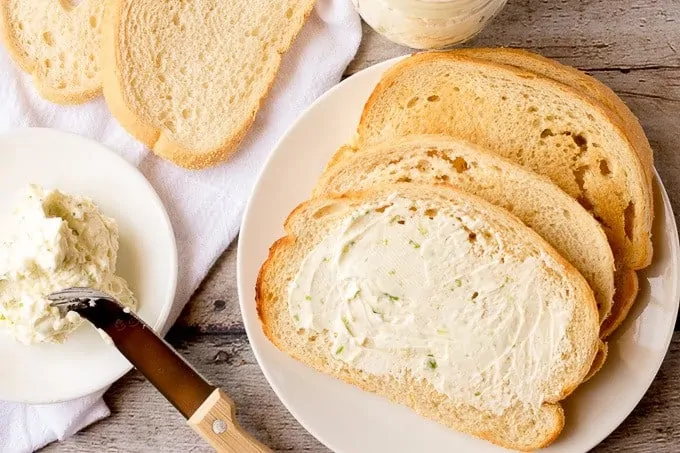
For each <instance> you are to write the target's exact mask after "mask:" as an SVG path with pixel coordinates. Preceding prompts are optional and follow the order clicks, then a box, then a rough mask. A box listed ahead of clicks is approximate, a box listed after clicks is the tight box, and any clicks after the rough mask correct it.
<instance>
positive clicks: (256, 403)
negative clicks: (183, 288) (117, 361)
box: [43, 0, 680, 453]
mask: <svg viewBox="0 0 680 453" xmlns="http://www.w3.org/2000/svg"><path fill="white" fill-rule="evenodd" d="M467 45H468V46H499V45H506V46H513V47H524V48H527V49H533V50H535V51H538V52H540V53H542V54H543V55H545V56H548V57H552V58H556V59H558V60H560V61H562V62H564V63H567V64H570V65H573V66H576V67H578V68H580V69H582V70H585V71H587V72H588V73H590V74H592V75H593V76H595V77H597V78H598V79H600V80H602V81H603V82H605V83H606V84H608V85H609V86H610V87H612V88H613V89H614V90H615V91H616V92H617V93H618V94H619V95H621V97H622V98H623V99H624V101H625V102H626V103H627V104H628V105H629V106H630V107H631V109H632V110H633V111H634V112H635V113H636V114H637V115H638V117H639V118H640V120H641V122H642V125H643V126H644V128H645V131H646V132H647V135H648V137H649V140H650V142H651V144H652V148H654V151H655V159H656V167H657V169H658V171H659V174H660V175H661V178H662V180H663V182H664V184H665V185H666V188H667V190H668V191H669V193H670V196H671V201H672V202H673V209H674V210H675V212H680V55H679V54H678V51H679V50H680V1H678V0H616V1H601V0H509V1H508V4H507V6H506V8H505V9H504V10H503V11H502V12H501V14H500V15H499V17H498V18H496V19H495V20H494V21H493V22H492V23H491V24H490V25H489V26H488V28H487V29H486V30H484V31H483V32H482V33H481V34H480V35H478V36H477V37H476V38H475V39H474V40H473V41H472V42H470V43H468V44H467ZM407 52H408V49H405V48H403V47H399V46H397V45H394V44H391V43H389V42H388V41H386V40H385V39H383V38H382V37H380V36H379V35H377V34H376V33H374V32H373V31H372V30H370V29H369V28H368V27H366V26H364V36H363V42H362V45H361V48H360V49H359V52H358V54H357V56H356V59H355V60H354V61H353V62H352V64H351V65H350V66H349V68H348V69H347V72H346V75H347V76H349V75H351V74H353V73H355V72H357V71H360V70H361V69H363V68H366V67H368V66H371V65H373V64H375V63H378V62H380V61H383V60H385V59H387V58H390V57H394V56H397V55H402V54H405V53H407ZM235 268H236V247H235V245H232V247H230V248H229V250H227V251H226V252H225V253H224V255H223V256H222V257H221V259H220V260H219V261H218V262H217V264H216V265H215V267H214V269H212V271H211V272H210V274H209V275H208V277H207V278H206V280H205V281H204V282H203V284H202V285H201V287H200V288H199V290H198V291H197V292H196V293H195V294H194V296H193V297H192V299H191V302H190V303H189V305H188V306H187V309H186V310H185V311H184V314H183V315H182V317H181V319H180V321H179V322H178V324H177V325H176V326H175V327H174V328H173V330H172V331H171V333H170V335H169V339H170V342H171V343H172V344H173V345H175V346H176V347H177V348H178V349H179V351H180V352H181V353H182V354H184V356H186V358H187V359H188V360H189V361H190V362H191V363H193V364H194V365H195V366H196V368H198V369H199V370H200V371H201V372H202V373H204V374H205V375H206V376H207V378H208V379H210V380H211V381H212V382H213V383H215V384H216V385H219V386H220V387H222V388H223V389H225V390H226V391H227V392H228V393H229V394H230V395H232V397H233V399H234V400H235V402H236V405H237V407H238V408H239V415H238V417H239V419H240V421H241V423H242V424H243V426H244V427H246V428H247V429H248V430H249V431H250V432H252V433H253V434H254V435H255V436H256V437H257V438H259V439H260V440H262V441H263V442H265V443H266V444H268V445H269V446H271V447H272V448H273V449H274V450H275V451H285V452H326V451H328V450H327V449H326V448H325V447H324V446H323V445H321V444H320V443H319V442H318V441H317V440H315V439H314V438H313V437H312V436H311V435H310V434H308V433H307V432H306V431H305V430H304V429H303V428H302V426H300V424H299V423H298V422H297V421H296V420H295V419H294V418H293V417H292V416H291V415H290V414H289V413H288V412H287V411H286V409H285V408H284V407H283V405H282V404H281V403H280V402H279V400H278V398H277V397H276V395H275V394H274V392H273V391H272V390H271V389H270V387H269V385H268V384H267V381H266V380H265V378H264V376H263V375H262V373H261V371H260V369H259V367H258V365H257V363H256V361H255V359H254V357H253V354H252V352H251V350H250V346H249V345H248V339H247V338H246V335H245V331H244V328H243V324H242V322H241V316H240V313H239V308H238V296H237V294H236V270H235ZM678 380H680V333H677V332H676V334H675V336H674V338H673V343H672V345H671V348H670V351H669V353H668V356H667V357H666V360H665V362H664V364H663V366H662V367H661V371H660V372H659V375H658V376H657V378H656V380H655V381H654V383H653V384H652V387H651V389H650V390H649V392H647V395H646V396H645V397H644V399H643V400H642V402H641V403H640V405H639V406H638V407H637V408H636V409H635V411H633V413H632V414H631V415H630V416H629V417H628V419H627V420H626V421H625V422H624V423H623V424H622V425H621V426H620V427H619V428H618V429H617V430H616V431H615V432H614V433H613V434H612V435H611V436H610V437H609V438H608V439H606V440H605V441H604V442H603V443H602V444H601V445H600V446H598V447H597V448H596V449H595V450H593V451H596V452H680V428H679V426H680V391H678V390H679V389H680V383H679V382H678ZM105 398H106V401H107V403H108V404H109V406H110V407H111V410H112V412H113V414H112V416H111V417H110V418H108V419H107V420H105V421H102V422H100V423H97V424H96V425H94V426H92V427H90V428H87V429H85V430H84V431H82V432H81V433H79V434H77V435H75V436H73V437H72V438H71V439H69V440H67V441H64V442H61V443H58V444H52V445H51V446H48V447H47V448H45V449H44V450H43V451H45V452H81V453H82V452H126V453H127V452H129V453H137V452H159V453H174V452H209V451H211V450H210V449H209V448H208V447H207V446H206V445H205V444H204V443H203V442H202V441H201V440H200V439H199V438H198V436H197V435H196V434H194V433H193V431H192V430H191V429H190V428H188V427H187V426H186V424H185V422H184V421H183V419H182V418H181V417H180V415H179V414H178V413H176V412H175V410H174V409H173V408H172V407H171V406H170V404H169V403H168V402H166V401H165V400H164V399H163V398H162V397H161V396H160V395H159V394H158V393H156V391H155V390H154V389H153V388H152V387H151V386H150V385H149V384H148V383H147V382H145V381H144V379H143V378H142V376H141V375H140V374H139V373H137V372H135V371H133V372H131V373H129V374H128V375H127V376H125V377H124V378H123V379H121V380H120V381H119V382H118V383H116V384H115V385H114V386H113V387H112V388H111V390H110V391H109V392H108V393H107V394H106V397H105Z"/></svg>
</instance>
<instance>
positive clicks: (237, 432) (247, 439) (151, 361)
mask: <svg viewBox="0 0 680 453" xmlns="http://www.w3.org/2000/svg"><path fill="white" fill-rule="evenodd" d="M48 299H49V300H50V301H52V306H55V307H57V308H58V309H59V310H60V311H61V313H62V315H65V314H66V312H68V311H75V312H77V313H79V314H80V315H81V316H82V317H83V318H85V319H87V320H88V321H90V322H91V323H92V324H94V326H95V327H96V328H97V329H99V330H100V331H101V332H104V334H105V335H102V336H103V337H104V338H105V339H107V340H108V338H110V339H111V342H112V343H113V345H115V346H116V347H117V348H118V350H119V351H120V352H121V353H122V354H123V355H124V356H125V358H127V359H128V360H129V361H130V363H132V365H134V367H135V368H137V369H138V370H139V372H140V373H142V374H143V375H144V376H145V377H146V379H147V380H148V381H149V382H150V383H151V384H153V386H154V387H156V388H157V389H158V390H159V391H160V392H161V394H162V395H163V396H164V397H165V398H167V400H168V401H170V403H172V405H173V406H175V408H176V409H177V410H178V411H179V412H180V413H181V414H182V415H183V416H184V417H185V418H186V419H187V421H188V424H189V426H191V427H192V428H193V429H194V430H195V431H196V432H197V433H198V434H200V435H201V437H203V439H204V440H205V441H207V442H208V443H209V444H210V445H211V446H212V447H213V448H214V449H215V450H216V451H218V452H220V453H265V452H270V451H271V450H269V449H268V448H267V447H265V446H264V445H263V444H261V443H260V442H258V441H257V440H256V439H254V438H253V437H252V436H251V435H250V434H248V433H247V432H246V431H245V430H244V429H243V428H242V427H241V426H240V425H239V424H238V422H237V420H236V415H235V413H236V408H235V406H234V402H233V401H232V400H231V398H229V396H227V395H226V394H225V393H224V392H223V391H222V390H220V389H219V388H216V387H214V386H213V385H211V384H209V383H208V381H206V380H205V379H204V378H203V377H202V376H201V375H200V374H199V373H198V372H197V371H196V370H195V369H194V368H193V367H192V366H191V365H190V364H189V363H188V362H187V361H186V360H184V359H183V358H182V356H180V355H179V354H178V353H177V352H176V351H175V350H174V348H173V347H172V346H170V345H169V344H168V343H167V342H166V341H165V340H163V339H162V338H161V337H159V336H158V335H157V334H156V333H155V332H154V331H153V329H151V328H150V327H149V326H148V325H147V324H146V323H145V322H144V321H142V320H141V319H140V318H139V317H138V316H137V315H135V314H134V313H132V312H131V311H130V310H129V309H126V308H124V307H123V306H122V305H121V304H120V303H119V302H118V301H117V300H116V299H114V298H113V297H111V296H110V295H108V294H106V293H103V292H100V291H96V290H93V289H91V288H69V289H66V290H63V291H59V292H56V293H53V294H50V295H49V296H48ZM107 336H108V338H107Z"/></svg>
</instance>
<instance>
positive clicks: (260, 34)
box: [102, 0, 314, 169]
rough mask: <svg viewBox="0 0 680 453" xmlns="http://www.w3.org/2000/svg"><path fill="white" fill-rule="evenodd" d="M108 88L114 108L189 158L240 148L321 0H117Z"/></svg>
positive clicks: (154, 145) (108, 32)
mask: <svg viewBox="0 0 680 453" xmlns="http://www.w3.org/2000/svg"><path fill="white" fill-rule="evenodd" d="M107 1H108V7H107V14H106V17H105V27H104V35H103V49H102V66H103V69H102V76H103V83H104V96H105V97H106V102H107V104H108V105H109V108H110V109H111V111H112V113H113V115H114V116H115V117H116V118H117V119H118V121H119V122H120V123H121V124H122V125H123V126H124V127H125V128H126V129H127V130H128V132H130V133H131V134H132V135H133V136H135V137H136V138H137V139H139V140H140V141H142V142H144V143H145V144H147V145H148V146H149V147H150V148H151V149H152V150H153V151H154V152H155V153H156V154H158V155H159V156H161V157H164V158H166V159H169V160H170V161H172V162H174V163H175V164H177V165H180V166H182V167H186V168H191V169H199V168H204V167H209V166H213V165H216V164H218V163H220V162H222V161H224V160H225V159H227V158H228V157H229V156H231V155H232V154H233V153H234V152H235V151H236V149H237V146H238V145H239V143H240V142H241V140H242V139H243V137H244V136H245V133H246V131H247V130H248V128H249V127H250V125H251V124H252V122H253V121H254V119H255V115H256V113H257V111H258V109H259V108H260V104H261V103H262V101H263V99H264V98H265V96H266V95H267V93H268V92H269V89H270V87H271V86H272V84H273V82H274V78H275V77H276V74H277V71H278V69H279V64H280V63H281V57H282V54H283V53H284V52H286V50H287V49H288V48H289V47H290V45H291V43H292V41H293V39H294V38H295V36H296V35H297V33H298V31H299V30H300V28H301V27H302V25H303V23H304V21H305V18H306V17H307V15H308V14H309V13H310V11H311V9H312V7H313V5H314V0H304V1H294V0H277V1H274V2H272V1H269V0H235V1H226V0H205V1H200V2H182V1H179V0H170V1H164V2H157V1H154V0H136V1H133V0H107Z"/></svg>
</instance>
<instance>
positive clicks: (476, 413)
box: [256, 184, 600, 451]
mask: <svg viewBox="0 0 680 453" xmlns="http://www.w3.org/2000/svg"><path fill="white" fill-rule="evenodd" d="M401 228H403V230H402V229H401ZM285 229H286V232H287V236H285V237H284V238H282V239H280V240H279V241H277V242H276V243H275V244H274V245H273V246H272V247H271V249H270V254H269V258H268V259H267V261H266V262H265V263H264V264H263V266H262V268H261V270H260V274H259V276H258V280H257V285H256V299H257V310H258V314H259V316H260V319H261V321H262V325H263V329H264V332H265V334H266V335H267V337H268V338H269V339H270V340H271V341H272V342H273V343H274V344H275V345H276V346H277V347H278V348H279V349H281V350H282V351H284V352H286V353H288V354H289V355H291V356H292V357H294V358H296V359H298V360H300V361H302V362H303V363H305V364H307V365H308V366H310V367H312V368H314V369H316V370H318V371H321V372H323V373H327V374H330V375H332V376H334V377H336V378H338V379H342V380H344V381H346V382H349V383H352V384H354V385H357V386H359V387H360V388H362V389H364V390H367V391H370V392H374V393H377V394H379V395H381V396H384V397H387V398H389V399H390V400H392V401H394V402H396V403H399V404H403V405H406V406H408V407H410V408H411V409H413V410H414V411H416V412H418V413H419V414H421V415H423V416H425V417H427V418H430V419H432V420H435V421H437V422H439V423H442V424H444V425H446V426H448V427H451V428H453V429H455V430H459V431H462V432H465V433H469V434H471V435H474V436H477V437H480V438H483V439H487V440H489V441H491V442H493V443H496V444H498V445H502V446H504V447H506V448H512V449H517V450H527V451H528V450H533V449H537V448H541V447H544V446H546V445H548V444H550V443H551V442H552V441H553V440H555V439H556V438H557V436H558V435H559V433H560V432H561V430H562V427H563V426H564V413H563V411H562V408H561V406H560V404H559V401H560V400H562V399H563V398H565V397H566V396H567V395H569V394H570V393H571V392H572V391H573V390H574V389H575V388H576V387H577V386H578V384H579V383H580V382H581V381H582V380H583V379H584V378H585V377H586V375H587V374H588V371H589V370H590V368H591V365H592V364H593V360H594V357H595V355H596V352H597V350H598V348H599V345H600V341H599V338H598V331H599V321H598V319H599V317H598V313H597V308H596V304H595V299H594V297H593V294H592V291H591V290H590V288H589V286H588V284H587V282H586V281H585V280H584V278H583V277H582V276H581V274H580V273H579V272H578V271H577V270H576V269H574V268H573V267H572V266H571V265H570V264H569V263H567V262H566V261H565V260H564V259H563V258H562V257H561V256H560V255H559V254H558V253H557V252H555V250H554V249H553V248H552V247H551V246H550V245H548V244H547V243H546V242H545V241H544V240H543V239H542V238H541V237H540V236H538V234H536V233H535V232H534V231H533V230H531V229H530V228H528V227H526V226H525V225H524V224H522V223H521V222H520V221H519V220H517V219H516V218H515V217H514V216H512V215H510V214H509V213H508V212H507V211H505V210H503V209H501V208H498V207H496V206H493V205H491V204H490V203H487V202H486V201H484V200H483V199H481V198H479V197H475V196H473V195H470V194H467V193H464V192H460V191H457V190H454V189H452V188H450V187H442V186H440V187H437V186H432V185H417V184H397V185H385V186H381V187H379V188H376V189H373V190H367V191H363V192H357V193H352V194H346V195H344V196H339V197H332V196H330V197H317V198H314V199H312V200H310V201H308V202H306V203H303V204H302V205H300V206H298V207H297V208H296V209H295V210H294V211H293V212H292V213H291V215H290V216H289V218H288V220H287V221H286V225H285ZM388 238H389V241H387V239H388ZM381 247H382V248H381ZM377 248H381V250H382V251H381V252H379V253H378V250H377ZM442 250H443V251H442ZM388 264H389V265H388ZM421 266H424V267H422V268H421ZM525 266H528V267H527V268H525ZM517 271H520V272H517ZM413 272H415V273H413ZM439 274H441V275H439ZM449 274H450V275H449ZM438 277H440V278H438ZM413 278H416V279H418V284H417V285H414V284H411V285H408V284H407V283H408V281H410V280H409V279H413ZM513 279H518V280H516V281H515V280H513ZM519 280H521V282H520V281H519ZM470 282H474V284H470ZM506 285H507V286H506ZM322 286H323V288H322ZM519 287H522V288H525V290H524V291H525V292H522V291H518V289H519ZM346 289H347V290H348V291H345V290H346ZM349 289H351V291H349ZM506 293H507V294H506ZM414 295H416V296H419V297H416V296H414ZM369 305H370V307H369ZM369 308H370V309H369ZM436 313H439V314H436ZM402 315H403V316H402ZM527 320H528V321H527ZM364 321H365V322H364ZM449 322H450V323H452V324H456V326H457V328H452V329H449V328H446V329H445V328H444V327H447V326H448V324H446V323H449ZM460 323H462V324H460ZM458 324H460V325H458ZM376 326H378V327H380V329H382V328H384V330H379V332H380V333H379V334H376V330H375V329H376ZM435 327H437V329H436V333H435ZM405 333H406V334H405ZM449 343H450V344H451V345H453V344H455V347H451V348H448V347H447V346H446V345H447V344H449ZM446 351H448V352H446ZM376 354H378V355H379V356H380V357H378V359H379V360H374V359H376V357H377V356H376V357H374V356H375V355H376ZM421 355H422V358H423V359H424V360H423V361H422V363H420V358H421V357H420V356H421ZM416 359H417V360H416ZM529 389H532V390H529Z"/></svg>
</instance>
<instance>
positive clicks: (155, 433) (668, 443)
mask: <svg viewBox="0 0 680 453" xmlns="http://www.w3.org/2000/svg"><path fill="white" fill-rule="evenodd" d="M170 341H171V342H172V343H173V344H174V345H175V346H177V347H178V349H179V350H180V352H181V353H182V354H183V355H184V356H185V357H186V358H187V359H188V360H189V361H190V362H191V363H193V364H194V365H195V366H196V368H197V369H198V370H199V371H200V372H201V373H203V374H205V375H206V377H207V378H208V379H210V380H211V381H212V382H213V383H215V384H217V385H219V386H220V387H222V388H223V389H224V390H225V391H226V392H227V393H229V395H230V396H231V397H232V399H233V400H234V403H235V404H236V407H237V409H238V412H237V417H238V420H239V422H240V423H241V425H242V426H243V427H244V428H245V429H247V430H248V431H249V432H250V433H251V434H252V435H253V436H255V437H256V438H257V439H259V440H260V441H262V442H263V443H265V444H266V445H268V446H269V447H270V448H272V449H273V450H274V451H277V452H300V453H302V452H315V453H316V452H319V453H321V452H326V451H328V450H327V449H326V448H325V447H323V446H322V445H321V444H320V443H319V442H318V441H316V440H315V439H314V438H313V437H312V436H311V435H310V434H308V433H307V432H306V431H305V430H304V428H302V427H301V426H300V425H299V424H298V423H297V422H296V421H295V419H294V418H293V417H292V415H290V414H289V413H288V411H287V410H286V409H285V408H284V407H283V405H282V404H281V403H280V402H279V400H278V398H277V397H276V395H275V394H274V392H273V391H272V390H271V388H270V387H269V385H268V384H267V381H266V380H265V378H264V376H263V375H262V372H261V371H260V369H259V367H258V366H257V363H256V362H255V358H254V357H253V354H252V351H251V349H250V347H249V345H248V342H247V340H246V339H245V338H244V337H243V336H242V335H229V334H223V335H205V334H198V333H187V331H185V330H183V329H175V330H174V331H173V332H172V333H171V335H170ZM679 370H680V333H676V334H675V337H674V339H673V343H672V345H671V350H670V352H669V354H668V357H667V358H666V361H665V362H664V364H663V365H662V367H661V371H660V372H659V375H658V376H657V379H656V380H655V381H654V383H653V384H652V387H651V388H650V390H649V391H648V392H647V395H646V396H645V397H644V399H643V400H642V402H641V403H640V404H639V405H638V407H637V408H636V409H635V410H634V411H633V413H632V414H631V415H630V416H629V417H628V419H627V420H626V421H625V422H624V423H623V424H622V425H621V426H620V427H619V428H618V429H617V430H616V431H615V432H614V433H613V434H612V435H611V436H610V437H609V438H608V439H607V440H605V441H604V442H603V443H602V444H601V445H600V446H599V447H597V448H596V449H595V450H593V451H594V452H597V453H610V452H611V453H614V452H625V453H651V452H654V453H662V452H669V453H670V452H676V451H678V450H679V446H680V427H679V425H678V423H677V420H680V392H678V384H677V382H678V378H680V371H679ZM106 401H107V402H108V404H109V405H110V407H111V410H112V411H113V415H112V416H111V417H110V418H109V419H107V420H106V421H104V422H101V423H98V424H96V425H94V426H92V427H90V428H87V429H85V430H84V431H82V432H81V433H79V434H76V435H75V436H73V437H72V438H71V439H69V440H68V441H66V442H61V443H60V444H53V445H51V446H49V447H47V448H46V449H44V452H49V453H57V452H61V453H75V452H79V453H90V452H92V453H95V452H126V453H147V452H148V453H151V452H164V453H175V452H177V453H183V452H201V453H208V452H210V451H212V450H211V449H210V448H209V447H208V446H207V445H206V444H205V443H204V442H203V441H202V440H201V439H200V438H199V437H198V435H197V434H195V433H194V432H193V431H192V430H191V428H189V427H188V426H187V425H186V422H185V421H184V420H183V419H182V417H181V416H180V415H179V414H178V413H177V412H176V411H175V410H174V409H173V408H172V406H170V404H169V403H168V402H166V401H165V400H164V399H163V397H162V396H160V394H158V393H157V392H156V390H154V389H153V387H151V385H150V384H148V383H147V382H146V381H145V380H144V379H143V378H142V377H141V376H140V375H139V373H137V372H136V371H135V372H132V373H130V374H128V375H127V376H125V377H124V378H123V379H121V381H119V382H118V383H116V384H115V385H114V386H113V388H112V389H111V390H110V391H109V392H108V393H107V395H106Z"/></svg>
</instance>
